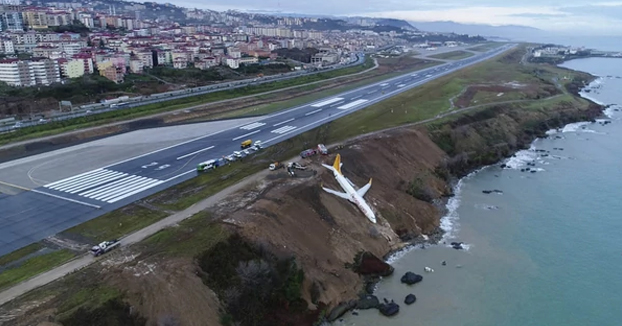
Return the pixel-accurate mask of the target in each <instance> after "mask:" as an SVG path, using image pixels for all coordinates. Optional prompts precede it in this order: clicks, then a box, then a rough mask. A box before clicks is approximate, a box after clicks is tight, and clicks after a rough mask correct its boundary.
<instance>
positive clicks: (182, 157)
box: [177, 146, 214, 160]
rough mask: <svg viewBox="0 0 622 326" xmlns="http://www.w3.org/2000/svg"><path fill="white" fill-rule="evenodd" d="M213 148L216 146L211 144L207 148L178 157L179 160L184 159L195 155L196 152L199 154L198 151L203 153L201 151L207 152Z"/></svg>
mask: <svg viewBox="0 0 622 326" xmlns="http://www.w3.org/2000/svg"><path fill="white" fill-rule="evenodd" d="M212 148H214V146H210V147H207V148H204V149H200V150H198V151H196V152H192V153H188V154H186V155H183V156H180V157H178V158H177V160H183V159H185V158H186V157H188V156H192V155H194V154H198V153H201V152H205V151H206V150H210V149H212Z"/></svg>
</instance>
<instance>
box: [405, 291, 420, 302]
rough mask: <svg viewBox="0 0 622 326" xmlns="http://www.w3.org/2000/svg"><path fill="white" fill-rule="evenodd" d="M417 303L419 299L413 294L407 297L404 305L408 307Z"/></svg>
mask: <svg viewBox="0 0 622 326" xmlns="http://www.w3.org/2000/svg"><path fill="white" fill-rule="evenodd" d="M415 301H417V297H415V295H414V294H412V293H411V294H409V295H407V296H406V298H405V299H404V303H405V304H408V305H410V304H413V303H415Z"/></svg>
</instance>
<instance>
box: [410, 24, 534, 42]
mask: <svg viewBox="0 0 622 326" xmlns="http://www.w3.org/2000/svg"><path fill="white" fill-rule="evenodd" d="M411 24H412V25H413V26H415V27H416V28H418V29H419V30H422V31H426V32H439V33H452V32H453V33H458V34H469V35H480V36H484V37H491V38H503V39H526V38H531V37H537V36H540V35H541V34H544V33H545V31H543V30H541V29H537V28H533V27H528V26H519V25H503V26H493V25H486V24H461V23H456V22H452V21H437V22H411Z"/></svg>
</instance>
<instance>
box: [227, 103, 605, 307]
mask: <svg viewBox="0 0 622 326" xmlns="http://www.w3.org/2000/svg"><path fill="white" fill-rule="evenodd" d="M601 112H602V108H601V107H600V106H598V105H594V104H592V103H588V102H586V101H584V100H581V99H576V100H574V101H560V102H558V103H557V104H554V105H551V106H549V107H530V108H525V107H518V106H505V107H492V108H489V109H485V110H479V111H477V112H473V113H468V114H465V115H463V116H461V117H460V118H458V119H455V120H451V121H444V122H438V123H435V124H431V125H427V126H419V127H414V128H402V129H397V130H393V131H385V132H379V133H376V134H373V135H369V136H365V137H360V138H358V139H355V140H352V141H350V142H347V143H344V144H343V145H342V146H339V147H338V149H335V150H333V152H332V153H331V155H329V156H325V157H315V158H312V159H308V160H306V161H304V162H303V163H304V164H306V165H307V166H308V167H309V168H310V169H313V170H314V171H316V174H315V175H314V176H312V177H307V178H290V177H288V176H287V175H286V173H285V172H274V174H275V175H274V176H273V178H272V180H264V181H262V182H261V184H260V185H257V187H256V189H255V191H254V193H255V195H254V198H252V199H250V200H249V201H248V204H247V205H245V207H244V208H236V209H234V210H228V209H224V208H221V210H220V211H218V212H217V213H218V215H219V216H222V217H223V218H225V217H226V219H227V221H228V223H230V224H233V225H235V226H236V227H235V229H236V232H238V233H239V234H241V235H242V236H243V237H244V238H245V239H248V240H249V241H251V242H254V243H260V244H262V246H264V247H266V248H270V249H269V250H270V251H272V252H275V253H278V255H281V256H288V255H291V256H293V257H295V260H296V262H297V263H298V266H300V267H301V268H302V270H303V271H304V282H303V286H302V293H301V296H302V298H303V299H304V300H305V301H306V302H307V303H308V307H309V309H317V308H318V304H320V306H319V307H320V308H325V306H324V305H321V303H324V304H326V305H327V306H328V307H329V308H332V307H335V306H336V305H337V304H339V303H340V302H344V301H347V300H351V299H355V298H357V296H358V295H359V294H360V293H361V292H362V291H363V289H364V285H365V280H364V278H363V277H361V276H360V275H358V274H357V273H355V272H354V271H353V270H352V268H351V266H348V264H350V263H352V261H353V257H354V256H356V255H357V253H360V252H362V251H369V252H371V253H373V254H374V255H376V256H378V257H382V256H384V255H385V254H387V253H388V252H391V251H392V250H396V249H399V248H401V247H403V246H405V245H407V244H408V243H409V241H411V240H413V239H419V240H420V239H421V237H419V236H420V235H422V234H424V235H431V234H433V233H434V232H437V231H438V227H439V224H440V219H441V217H442V215H443V213H444V206H443V205H442V203H444V199H445V197H446V196H449V195H451V184H452V181H454V180H456V178H457V177H461V176H463V175H465V174H466V173H469V172H471V171H473V170H474V169H477V168H479V167H482V166H483V165H488V164H493V163H495V162H498V161H499V160H501V159H503V158H505V157H508V156H510V155H512V154H513V153H514V152H516V151H518V150H520V149H524V148H527V147H528V146H529V144H530V143H531V142H532V141H533V140H534V139H535V138H536V137H541V136H544V135H545V134H544V133H545V131H546V130H548V129H551V128H557V127H561V126H563V125H565V124H567V123H571V122H576V121H585V120H592V119H594V118H595V117H598V116H599V115H600V114H601ZM336 153H339V154H341V157H342V162H343V167H342V171H343V173H344V175H345V176H347V177H348V178H350V179H351V180H352V181H353V182H354V183H355V184H356V185H359V186H362V185H364V184H365V183H366V182H367V181H368V180H369V178H370V177H373V184H372V187H371V189H370V191H369V192H368V193H367V195H366V196H365V197H366V200H367V201H368V202H369V203H370V204H371V206H372V207H373V209H374V210H375V211H376V213H377V217H378V223H377V224H375V225H374V224H372V223H370V222H369V221H368V220H367V219H366V218H365V217H364V215H363V214H362V213H361V212H360V211H359V210H358V209H357V208H356V207H355V206H354V205H352V204H351V203H349V202H348V201H346V200H344V199H342V198H339V197H336V196H333V195H331V194H328V193H326V192H324V191H322V190H321V188H320V184H322V183H323V184H324V185H326V186H328V187H331V188H334V189H339V187H338V185H337V184H336V182H335V181H334V177H333V176H332V173H331V172H330V171H328V170H327V169H325V168H323V167H321V165H320V163H327V164H332V160H333V159H334V154H336ZM248 193H249V192H247V193H246V198H247V199H248ZM250 193H253V191H251V192H250ZM318 289H319V290H318Z"/></svg>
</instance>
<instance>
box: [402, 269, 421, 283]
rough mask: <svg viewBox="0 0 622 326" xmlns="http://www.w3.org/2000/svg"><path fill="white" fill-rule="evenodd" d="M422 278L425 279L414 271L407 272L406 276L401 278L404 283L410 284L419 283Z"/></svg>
mask: <svg viewBox="0 0 622 326" xmlns="http://www.w3.org/2000/svg"><path fill="white" fill-rule="evenodd" d="M422 280H423V276H421V275H418V274H415V273H413V272H406V274H404V276H402V278H401V279H400V281H401V282H402V283H405V284H408V285H413V284H416V283H419V282H421V281H422Z"/></svg>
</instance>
